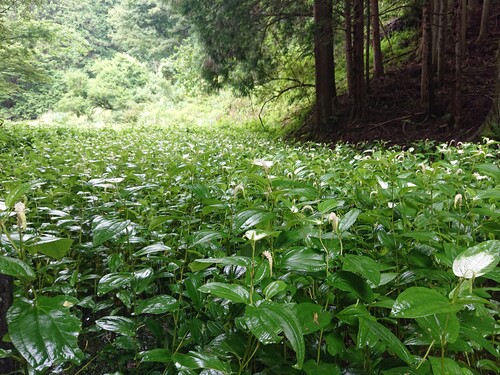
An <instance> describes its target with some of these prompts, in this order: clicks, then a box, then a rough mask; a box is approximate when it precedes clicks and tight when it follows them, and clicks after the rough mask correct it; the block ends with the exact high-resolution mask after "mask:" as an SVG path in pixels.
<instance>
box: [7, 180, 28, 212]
mask: <svg viewBox="0 0 500 375" xmlns="http://www.w3.org/2000/svg"><path fill="white" fill-rule="evenodd" d="M32 187H33V184H30V183H27V184H21V185H18V186H16V187H15V188H14V189H12V190H11V191H9V194H7V196H6V197H5V205H6V206H7V208H13V207H14V205H15V204H16V203H17V202H18V201H19V200H20V199H21V198H22V197H23V195H24V194H26V193H27V192H28V191H30V190H31V188H32Z"/></svg>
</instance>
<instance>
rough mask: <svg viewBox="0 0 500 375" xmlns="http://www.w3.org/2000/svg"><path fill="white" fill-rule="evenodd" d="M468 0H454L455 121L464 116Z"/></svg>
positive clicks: (457, 121)
mask: <svg viewBox="0 0 500 375" xmlns="http://www.w3.org/2000/svg"><path fill="white" fill-rule="evenodd" d="M465 2H466V0H454V2H453V22H454V24H453V26H454V27H453V30H454V36H455V85H454V88H453V116H454V118H455V122H456V123H459V122H460V119H461V117H462V89H463V61H464V57H465V49H464V47H465V33H464V31H465V27H464V25H463V22H464V20H465V17H464V16H463V12H466V7H465Z"/></svg>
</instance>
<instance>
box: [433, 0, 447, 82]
mask: <svg viewBox="0 0 500 375" xmlns="http://www.w3.org/2000/svg"><path fill="white" fill-rule="evenodd" d="M438 5H439V8H438V9H437V10H436V11H437V13H438V24H437V27H436V29H437V40H436V44H437V45H436V75H437V83H438V85H440V86H442V85H443V83H444V73H445V59H446V36H447V30H448V17H447V16H446V15H447V13H448V0H439V4H438Z"/></svg>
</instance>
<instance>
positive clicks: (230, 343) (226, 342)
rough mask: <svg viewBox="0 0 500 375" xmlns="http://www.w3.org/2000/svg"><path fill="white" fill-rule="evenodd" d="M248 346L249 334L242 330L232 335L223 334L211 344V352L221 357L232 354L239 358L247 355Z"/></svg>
mask: <svg viewBox="0 0 500 375" xmlns="http://www.w3.org/2000/svg"><path fill="white" fill-rule="evenodd" d="M247 346H248V334H247V333H246V332H242V331H240V330H238V331H234V332H231V333H228V334H226V333H223V334H221V335H219V336H217V337H216V338H214V339H213V340H212V341H211V342H210V344H209V348H210V352H212V353H214V354H216V355H218V356H219V357H221V356H224V355H226V354H227V353H232V354H234V355H236V356H237V357H239V358H242V357H243V356H244V355H245V351H246V349H247Z"/></svg>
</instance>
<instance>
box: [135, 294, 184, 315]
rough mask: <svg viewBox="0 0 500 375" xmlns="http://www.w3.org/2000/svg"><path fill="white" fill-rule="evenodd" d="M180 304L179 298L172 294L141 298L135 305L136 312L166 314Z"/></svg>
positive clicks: (137, 313) (136, 313)
mask: <svg viewBox="0 0 500 375" xmlns="http://www.w3.org/2000/svg"><path fill="white" fill-rule="evenodd" d="M178 306H179V304H178V302H177V300H176V299H175V298H173V297H171V296H168V295H160V296H154V297H151V298H148V299H141V300H139V301H138V302H137V304H136V306H135V311H134V314H135V315H139V314H164V313H167V312H172V311H175V310H176V309H177V308H178Z"/></svg>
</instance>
